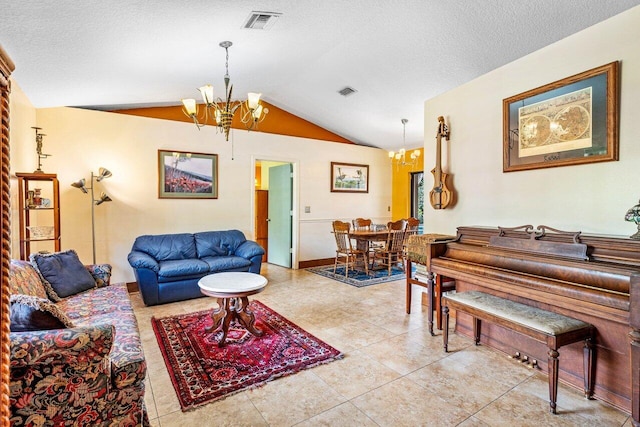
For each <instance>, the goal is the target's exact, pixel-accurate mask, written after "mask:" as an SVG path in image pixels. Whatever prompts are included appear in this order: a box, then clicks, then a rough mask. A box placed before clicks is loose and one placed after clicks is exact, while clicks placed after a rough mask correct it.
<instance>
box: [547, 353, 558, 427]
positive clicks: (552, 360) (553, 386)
mask: <svg viewBox="0 0 640 427" xmlns="http://www.w3.org/2000/svg"><path fill="white" fill-rule="evenodd" d="M548 354H549V406H550V408H549V411H550V412H551V413H552V414H555V413H556V399H557V398H558V356H559V355H560V353H558V351H557V350H555V349H553V348H550V349H549V353H548Z"/></svg>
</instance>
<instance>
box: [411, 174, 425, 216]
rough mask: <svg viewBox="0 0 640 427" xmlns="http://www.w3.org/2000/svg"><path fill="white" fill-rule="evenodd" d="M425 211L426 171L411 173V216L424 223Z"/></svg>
mask: <svg viewBox="0 0 640 427" xmlns="http://www.w3.org/2000/svg"><path fill="white" fill-rule="evenodd" d="M423 213H424V172H412V173H411V216H412V217H414V218H418V219H419V220H420V224H422V223H423Z"/></svg>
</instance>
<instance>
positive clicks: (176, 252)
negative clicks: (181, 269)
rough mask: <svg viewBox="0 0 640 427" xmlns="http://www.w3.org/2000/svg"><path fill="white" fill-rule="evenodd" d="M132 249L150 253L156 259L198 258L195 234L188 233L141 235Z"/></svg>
mask: <svg viewBox="0 0 640 427" xmlns="http://www.w3.org/2000/svg"><path fill="white" fill-rule="evenodd" d="M131 250H132V251H139V252H144V253H146V254H149V255H150V256H151V257H153V258H154V259H155V260H156V261H169V260H179V259H191V258H197V256H196V246H195V242H194V240H193V235H192V234H188V233H181V234H159V235H155V236H150V235H146V236H140V237H137V238H136V240H135V242H133V248H132V249H131Z"/></svg>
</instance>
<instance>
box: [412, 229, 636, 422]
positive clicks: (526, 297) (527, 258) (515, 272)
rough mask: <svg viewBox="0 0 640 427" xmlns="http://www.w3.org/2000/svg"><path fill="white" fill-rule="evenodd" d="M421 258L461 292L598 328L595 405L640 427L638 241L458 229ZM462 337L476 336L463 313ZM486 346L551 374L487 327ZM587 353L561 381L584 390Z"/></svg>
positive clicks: (525, 345)
mask: <svg viewBox="0 0 640 427" xmlns="http://www.w3.org/2000/svg"><path fill="white" fill-rule="evenodd" d="M408 256H409V258H411V254H408ZM422 256H423V258H422V259H421V260H420V261H419V262H420V263H422V264H425V265H426V266H427V270H428V271H429V274H430V277H432V278H433V275H441V276H442V277H445V278H449V279H454V280H455V286H456V291H457V292H464V291H471V290H479V291H482V292H486V293H490V294H493V295H496V296H500V297H502V298H507V299H510V300H512V301H516V302H519V303H523V304H528V305H531V306H534V307H538V308H541V309H544V310H548V311H553V312H557V313H560V314H563V315H565V316H569V317H572V318H576V319H580V320H583V321H585V322H588V323H590V324H592V325H594V326H595V327H596V330H597V332H596V339H595V342H596V362H595V363H596V372H595V393H594V397H596V398H597V399H600V400H603V401H605V402H608V403H610V404H612V405H613V406H616V407H618V408H620V409H622V410H624V411H626V412H628V413H631V415H632V417H633V423H634V425H635V426H640V241H638V240H632V239H629V238H621V237H610V236H599V235H584V234H581V233H580V232H563V231H559V230H555V229H552V228H550V227H546V226H539V227H538V228H536V229H534V227H533V226H530V225H528V226H522V227H516V228H502V227H496V228H490V227H459V228H458V232H457V236H456V238H455V239H454V240H450V241H445V242H438V241H434V242H430V243H429V248H428V249H427V250H426V251H424V252H423V254H422ZM407 271H410V270H407ZM435 295H438V293H437V291H436V293H435ZM456 330H457V332H458V333H462V334H464V335H467V336H471V335H472V332H471V331H472V325H471V319H470V318H469V317H468V316H466V315H465V314H464V313H460V315H459V316H458V318H457V319H456ZM481 343H482V344H483V345H488V346H491V347H493V348H496V349H498V350H500V351H503V352H504V353H506V354H509V355H516V354H519V355H520V356H521V357H525V356H526V358H527V359H528V360H535V361H536V363H537V365H538V366H539V368H541V369H542V370H543V372H545V371H546V369H547V366H546V361H547V356H546V350H547V349H546V347H545V346H544V345H540V343H537V342H535V341H533V340H531V339H530V338H528V337H526V336H523V335H519V334H517V333H516V332H514V331H511V330H509V329H506V328H503V327H500V326H497V325H493V324H486V325H483V328H482V335H481ZM582 352H583V349H582V346H581V344H579V343H577V344H572V345H569V346H567V347H566V348H565V349H564V351H563V354H562V356H561V357H562V363H561V371H560V380H561V381H563V382H565V383H568V384H570V385H572V386H574V387H576V388H579V389H580V388H581V387H582V386H583V378H582V376H583V366H582V364H583V353H582Z"/></svg>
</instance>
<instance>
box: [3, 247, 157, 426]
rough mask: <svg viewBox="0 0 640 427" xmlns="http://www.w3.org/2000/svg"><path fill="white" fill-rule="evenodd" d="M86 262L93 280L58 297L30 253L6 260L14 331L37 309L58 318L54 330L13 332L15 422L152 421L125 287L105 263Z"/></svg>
mask: <svg viewBox="0 0 640 427" xmlns="http://www.w3.org/2000/svg"><path fill="white" fill-rule="evenodd" d="M73 254H74V255H75V252H73ZM76 257H77V255H76ZM78 262H79V261H78ZM85 267H86V269H87V270H88V271H89V273H90V276H91V277H92V279H94V280H95V282H94V284H93V286H92V287H91V288H90V289H87V290H84V291H82V292H79V293H76V294H73V295H70V296H66V297H64V298H60V297H59V295H55V293H54V294H52V293H51V289H50V288H49V287H48V286H47V285H48V282H47V279H45V278H44V277H43V274H42V272H41V271H40V270H39V269H38V266H37V265H35V264H33V259H32V262H31V263H30V262H27V261H17V260H13V261H11V266H10V272H9V282H10V289H11V328H12V331H13V330H14V323H15V326H16V327H19V326H20V323H21V321H22V320H24V318H30V319H34V318H37V316H35V315H34V313H37V314H38V316H42V315H43V312H44V315H49V314H51V313H54V314H56V316H58V317H59V318H62V319H63V320H62V324H61V325H58V329H44V330H28V331H21V332H11V335H10V336H11V382H10V404H11V425H12V426H76V425H82V426H138V425H145V426H146V425H149V420H148V417H147V413H146V409H145V406H144V378H145V374H146V369H147V368H146V362H145V359H144V354H143V352H142V345H141V341H140V335H139V331H138V325H137V322H136V318H135V315H134V313H133V308H132V306H131V302H130V299H129V295H128V293H127V288H126V285H125V284H124V283H121V284H110V283H109V279H110V275H111V266H109V265H108V264H102V265H94V266H85ZM25 300H28V301H29V302H28V303H27V304H26V305H25V304H22V305H16V304H18V303H21V302H24V301H25ZM52 300H58V301H56V302H53V301H52ZM32 301H36V302H37V303H38V304H39V306H38V309H37V310H34V309H33V307H32V306H33V303H32ZM25 308H26V310H27V313H28V314H27V315H24V316H22V319H21V318H20V313H21V310H23V309H25ZM14 315H15V316H14ZM65 316H66V317H65ZM14 318H15V319H17V320H15V322H14ZM56 321H57V319H54V322H56ZM68 326H71V327H68ZM54 327H55V323H54Z"/></svg>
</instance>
